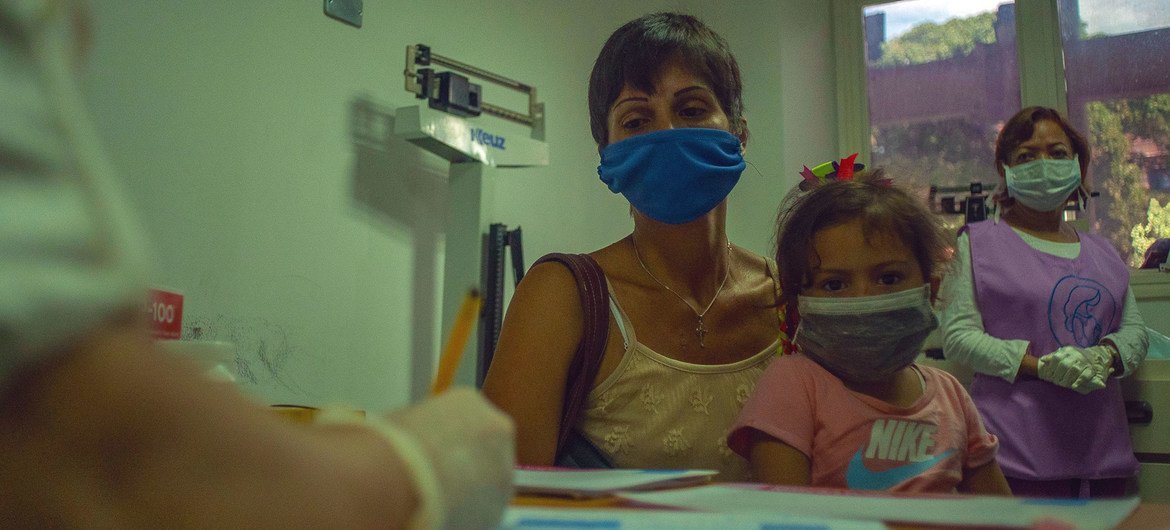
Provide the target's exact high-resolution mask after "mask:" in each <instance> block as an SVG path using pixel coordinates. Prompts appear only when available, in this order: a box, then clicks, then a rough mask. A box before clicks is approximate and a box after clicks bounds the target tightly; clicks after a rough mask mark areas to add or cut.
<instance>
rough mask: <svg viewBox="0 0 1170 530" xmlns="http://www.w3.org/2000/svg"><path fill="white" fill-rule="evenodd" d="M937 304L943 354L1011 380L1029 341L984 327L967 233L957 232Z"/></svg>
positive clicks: (984, 372)
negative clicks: (1002, 336)
mask: <svg viewBox="0 0 1170 530" xmlns="http://www.w3.org/2000/svg"><path fill="white" fill-rule="evenodd" d="M938 304H939V321H940V326H941V327H942V333H943V356H944V357H946V358H947V359H950V360H953V361H955V362H958V363H961V364H965V365H967V366H970V367H971V369H972V370H974V371H976V372H978V373H981V374H987V375H993V376H996V377H1000V378H1003V379H1006V380H1007V381H1009V382H1014V381H1015V379H1016V374H1017V373H1018V372H1019V370H1020V362H1021V361H1023V359H1024V355H1025V353H1026V352H1027V349H1028V341H1026V340H1004V339H997V338H995V337H992V336H991V335H988V334H987V331H986V330H984V328H983V316H982V315H981V314H980V313H979V308H978V306H976V305H975V282H974V280H973V279H972V272H971V242H970V239H969V238H968V237H967V234H966V233H963V234H960V235H959V239H958V243H957V244H956V249H955V258H954V260H953V261H952V264H951V268H950V269H949V271H948V273H947V274H946V275H945V276H943V280H942V285H941V287H940V288H939V297H938Z"/></svg>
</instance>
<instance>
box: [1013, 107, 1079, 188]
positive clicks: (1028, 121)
mask: <svg viewBox="0 0 1170 530" xmlns="http://www.w3.org/2000/svg"><path fill="white" fill-rule="evenodd" d="M1044 120H1049V121H1051V122H1054V123H1056V124H1057V125H1059V126H1060V128H1061V130H1063V131H1064V134H1065V136H1068V141H1069V142H1070V143H1072V145H1071V146H1070V147H1072V149H1073V153H1075V154H1076V155H1077V161H1078V162H1079V163H1080V166H1081V179H1082V180H1083V179H1084V178H1085V177H1087V176H1088V174H1089V161H1090V160H1091V159H1092V153H1091V152H1090V150H1089V143H1088V142H1086V141H1085V137H1084V136H1081V134H1080V133H1078V132H1077V130H1076V129H1073V126H1072V124H1070V123H1069V122H1068V120H1067V119H1065V118H1064V116H1062V115H1061V114H1060V112H1058V111H1057V110H1056V109H1052V108H1048V107H1025V108H1023V109H1020V111H1019V112H1017V113H1015V115H1013V116H1012V117H1011V118H1010V119H1008V121H1007V123H1005V124H1003V128H1002V129H1000V131H999V137H997V138H996V139H995V170H996V171H997V172H999V176H1001V177H1002V176H1003V175H1004V168H1005V167H1007V165H1008V162H1010V160H1009V159H1010V158H1011V156H1012V151H1015V150H1016V148H1017V147H1019V146H1020V144H1022V143H1024V142H1026V141H1028V140H1029V139H1031V138H1032V135H1033V134H1036V124H1037V123H1040V122H1041V121H1044ZM992 199H994V200H995V202H997V203H999V204H1000V205H1002V206H1004V207H1008V208H1010V207H1011V206H1012V205H1013V204H1015V202H1016V200H1015V198H1014V197H1010V196H1008V193H1007V189H1006V188H1003V189H998V190H996V192H995V196H994V197H992Z"/></svg>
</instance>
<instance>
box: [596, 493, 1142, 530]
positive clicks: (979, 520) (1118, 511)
mask: <svg viewBox="0 0 1170 530" xmlns="http://www.w3.org/2000/svg"><path fill="white" fill-rule="evenodd" d="M618 495H619V496H620V497H622V498H625V499H630V500H633V501H635V502H638V503H642V504H649V505H654V506H665V507H673V508H683V509H693V510H701V511H710V512H747V511H753V512H763V513H780V514H785V515H794V516H819V517H829V518H834V519H855V520H866V521H886V522H898V523H915V524H930V525H956V526H975V527H987V526H1001V527H1009V528H1010V527H1029V526H1033V525H1035V524H1036V523H1037V522H1040V521H1060V522H1063V523H1066V524H1068V525H1071V526H1072V527H1073V528H1078V529H1083V530H1098V529H1100V530H1104V529H1109V528H1113V527H1115V526H1117V525H1118V524H1120V523H1121V522H1122V521H1124V520H1125V518H1126V517H1128V516H1129V514H1130V513H1132V512H1133V510H1134V508H1136V507H1137V505H1138V499H1137V498H1136V497H1134V498H1131V499H1117V500H1079V499H1035V498H1026V497H993V496H989V495H930V496H902V495H882V494H874V493H863V492H856V491H847V490H841V491H829V490H816V491H813V490H808V489H803V488H780V487H772V486H766V485H760V484H728V485H710V486H702V487H698V488H686V489H678V490H670V491H660V492H644V493H620V494H618Z"/></svg>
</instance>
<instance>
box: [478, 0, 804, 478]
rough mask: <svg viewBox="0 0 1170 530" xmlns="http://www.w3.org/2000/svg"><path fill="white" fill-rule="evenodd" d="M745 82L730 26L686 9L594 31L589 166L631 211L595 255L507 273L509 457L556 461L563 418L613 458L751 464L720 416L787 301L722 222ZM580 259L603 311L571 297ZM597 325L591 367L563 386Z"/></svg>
mask: <svg viewBox="0 0 1170 530" xmlns="http://www.w3.org/2000/svg"><path fill="white" fill-rule="evenodd" d="M741 92H742V82H741V80H740V74H739V68H738V66H737V65H736V62H735V58H734V57H733V56H732V55H731V53H730V51H729V50H728V49H727V44H726V42H725V41H724V40H723V39H722V37H720V36H719V35H717V34H716V33H714V32H713V31H712V30H711V29H710V28H708V27H707V26H705V25H704V24H703V23H702V22H700V21H699V20H697V19H695V18H694V17H691V16H687V15H682V14H677V13H656V14H652V15H647V16H644V17H641V18H639V19H637V20H634V21H632V22H630V23H628V24H626V25H624V26H623V27H621V28H620V29H618V30H617V31H616V32H615V33H614V34H613V35H611V36H610V38H609V40H608V41H607V42H606V44H605V46H604V47H603V48H602V50H601V53H600V55H599V56H598V58H597V61H596V63H595V65H594V68H593V73H592V75H591V78H590V84H589V111H590V119H591V125H592V130H593V137H594V139H595V140H596V141H597V144H598V147H599V151H600V155H601V156H600V158H601V160H600V166H599V167H598V175H599V176H600V179H601V181H602V182H603V183H604V184H605V185H606V186H607V187H608V188H609V189H610V190H611V191H612V192H614V193H620V194H622V195H623V196H624V197H626V199H628V200H629V202H630V206H631V215H632V217H633V221H634V223H633V224H634V227H633V231H632V233H631V234H630V235H629V236H627V237H625V238H622V239H621V240H620V241H617V242H616V243H613V244H611V245H609V246H607V247H605V248H603V249H601V250H598V251H596V252H592V253H590V254H588V255H587V258H586V261H587V262H589V263H593V262H595V263H596V264H598V265H599V266H600V269H599V272H598V270H597V269H592V268H591V267H592V265H588V264H586V265H584V266H583V267H584V269H570V268H567V267H565V266H563V264H562V263H552V262H538V264H537V265H535V266H534V267H533V268H532V270H531V271H530V272H529V274H527V275H526V276H525V277H524V280H523V282H521V284H520V286H519V287H518V288H517V289H516V294H515V296H514V297H513V299H512V302H511V305H510V306H509V309H508V315H507V318H506V319H505V321H504V326H503V329H502V331H501V334H500V339H499V343H498V346H497V350H496V353H495V358H494V359H493V361H492V366H491V368H490V371H489V373H488V375H487V379H486V381H485V384H484V391H485V392H486V393H487V395H488V396H489V398H491V399H492V400H493V401H494V402H495V403H496V404H497V405H499V406H500V407H501V408H502V409H504V410H505V411H507V412H509V413H510V414H511V415H512V418H513V419H514V420H515V421H516V425H517V441H518V444H517V450H518V454H517V456H518V461H519V462H520V463H522V464H536V465H548V464H552V463H554V462H559V463H562V464H564V463H565V462H564V456H565V455H566V454H567V453H570V452H572V447H570V446H574V444H575V442H573V441H569V442H566V441H565V440H566V438H565V436H570V435H571V436H572V438H573V439H574V440H578V441H580V440H582V439H583V440H584V443H585V445H592V446H593V447H594V448H595V449H596V451H597V452H598V453H600V455H599V456H600V460H605V461H608V464H610V465H615V466H617V467H640V468H710V469H717V470H719V471H721V473H722V474H721V476H720V478H721V479H722V480H744V479H747V478H749V471H748V466H747V462H746V461H744V460H743V459H742V458H740V457H738V456H737V455H735V454H734V453H732V452H731V451H730V450H728V449H727V446H726V435H727V430H728V428H729V427H730V426H731V422H732V421H733V420H734V418H735V416H736V414H737V413H738V412H739V409H740V407H741V406H742V404H743V401H744V400H745V399H746V398H747V396H748V394H749V392H750V391H751V389H752V387H753V386H754V385H755V381H756V379H757V378H758V377H759V374H760V373H761V372H762V371H763V369H764V367H765V366H766V365H767V363H768V362H769V361H770V360H771V359H772V358H773V357H774V356H775V354H776V352H777V351H778V350H779V348H780V344H781V342H782V332H781V329H782V327H783V326H782V325H783V314H782V311H781V310H780V309H779V304H777V296H778V282H777V281H776V279H775V278H776V265H775V263H774V262H773V261H772V260H770V259H765V258H763V257H761V256H758V255H755V254H753V253H751V252H749V251H747V250H745V249H742V248H739V247H736V246H734V245H732V244H731V243H730V242H729V241H728V238H727V234H726V231H725V225H726V218H727V201H726V197H727V195H728V193H729V192H730V191H731V189H732V188H733V187H734V186H735V184H736V182H737V181H738V180H739V178H740V174H741V173H742V172H743V169H744V167H745V163H744V160H743V148H744V145H745V144H746V142H747V138H748V130H747V124H746V120H745V118H744V116H743V102H742V94H741ZM562 261H563V260H562ZM571 270H572V271H573V272H570V271H571ZM582 270H584V271H585V272H582ZM589 271H593V272H589ZM589 275H592V276H595V277H598V278H600V279H601V280H603V281H602V282H601V285H602V286H601V287H599V288H598V289H599V290H601V291H603V292H605V293H606V294H608V300H607V301H603V302H601V304H604V305H603V306H602V311H601V312H600V316H594V317H591V316H590V314H588V311H587V305H586V306H583V305H582V304H585V303H586V302H585V300H584V299H583V296H587V295H588V294H589V292H590V291H589V289H583V290H579V288H578V282H581V281H582V280H581V278H580V276H589ZM580 293H584V295H583V294H580ZM605 323H608V328H606V327H605ZM597 324H600V326H598V325H597ZM598 330H600V331H598ZM593 333H600V334H601V337H600V339H598V340H596V341H595V342H597V344H598V349H599V350H600V354H599V356H598V357H599V359H600V360H599V363H598V364H599V365H598V367H597V368H596V374H595V375H593V374H592V373H589V376H588V377H587V378H586V381H585V382H584V383H583V384H580V385H576V386H574V383H573V382H574V381H577V380H578V378H579V375H580V372H581V368H580V366H578V364H575V363H582V362H583V361H581V359H583V358H585V357H587V356H588V355H589V352H588V351H587V350H590V349H589V348H587V347H586V343H587V342H589V339H588V337H589V336H590V335H591V334H593ZM584 364H588V363H584ZM575 392H579V394H576V395H582V396H584V397H583V398H582V399H583V403H582V404H581V405H580V411H581V412H580V413H579V414H574V413H572V412H571V411H572V406H571V405H567V403H568V402H569V401H571V396H572V395H575V394H574V393H575ZM566 433H569V434H566ZM586 465H588V464H586ZM598 465H607V464H606V463H599V464H598Z"/></svg>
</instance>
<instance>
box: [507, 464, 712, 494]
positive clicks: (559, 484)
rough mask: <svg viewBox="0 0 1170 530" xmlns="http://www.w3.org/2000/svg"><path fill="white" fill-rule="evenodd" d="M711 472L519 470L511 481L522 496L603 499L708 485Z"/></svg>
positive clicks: (699, 470)
mask: <svg viewBox="0 0 1170 530" xmlns="http://www.w3.org/2000/svg"><path fill="white" fill-rule="evenodd" d="M718 473H719V472H718V471H714V470H710V469H569V468H551V467H526V466H518V467H517V468H516V471H515V474H514V475H513V477H514V478H513V480H514V483H515V485H516V493H519V494H521V495H525V494H527V495H557V496H563V497H575V498H588V497H605V496H608V495H613V494H614V493H616V492H619V491H637V490H647V489H661V488H671V487H678V486H686V485H695V484H702V483H705V482H710V481H711V477H713V476H715V475H717V474H718Z"/></svg>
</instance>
